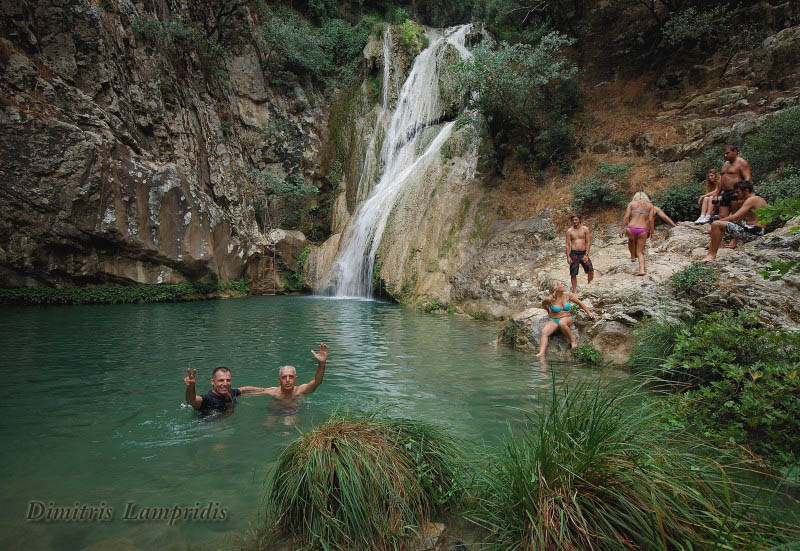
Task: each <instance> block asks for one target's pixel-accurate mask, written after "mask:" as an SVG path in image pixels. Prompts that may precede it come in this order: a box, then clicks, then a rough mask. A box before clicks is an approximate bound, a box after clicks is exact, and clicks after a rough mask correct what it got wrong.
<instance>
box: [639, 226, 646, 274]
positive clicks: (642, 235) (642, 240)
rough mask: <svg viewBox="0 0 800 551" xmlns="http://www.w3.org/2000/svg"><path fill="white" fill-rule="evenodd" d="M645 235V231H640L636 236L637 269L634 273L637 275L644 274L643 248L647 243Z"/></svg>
mask: <svg viewBox="0 0 800 551" xmlns="http://www.w3.org/2000/svg"><path fill="white" fill-rule="evenodd" d="M647 235H648V234H646V233H640V234H639V235H637V236H636V258H637V260H639V271H638V272H637V273H636V275H637V276H643V275H644V267H645V266H644V248H645V245H646V244H647Z"/></svg>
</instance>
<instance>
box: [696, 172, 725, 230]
mask: <svg viewBox="0 0 800 551" xmlns="http://www.w3.org/2000/svg"><path fill="white" fill-rule="evenodd" d="M717 184H719V174H717V169H716V168H712V169H711V170H709V171H708V176H706V193H705V195H701V196H700V198H699V199H698V200H697V204H698V205H700V218H698V219H697V220H695V221H694V223H695V224H708V223H709V222H711V219H712V218H713V216H714V211H715V210H717V208H718V205H719V195H717V187H718V185H717ZM715 202H716V204H715Z"/></svg>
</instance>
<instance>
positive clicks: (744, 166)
mask: <svg viewBox="0 0 800 551" xmlns="http://www.w3.org/2000/svg"><path fill="white" fill-rule="evenodd" d="M722 155H723V157H725V163H723V165H722V170H721V172H720V177H719V178H718V179H717V182H718V183H717V189H716V190H715V193H714V194H715V195H717V196H718V197H719V217H720V219H722V218H725V217H726V216H728V215H729V214H730V212H731V202H733V201H735V200H736V190H735V189H734V186H735V185H736V184H738V183H739V182H752V176H751V174H750V164H749V163H748V162H747V161H746V160H745V159H743V158H742V157H739V148H738V147H736V146H735V145H726V146H725V149H724V150H723V153H722Z"/></svg>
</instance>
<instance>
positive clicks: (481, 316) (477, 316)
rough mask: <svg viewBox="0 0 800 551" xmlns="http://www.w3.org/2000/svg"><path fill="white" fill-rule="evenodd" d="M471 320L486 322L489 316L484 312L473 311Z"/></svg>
mask: <svg viewBox="0 0 800 551" xmlns="http://www.w3.org/2000/svg"><path fill="white" fill-rule="evenodd" d="M472 319H474V320H475V321H486V320H488V319H489V315H488V314H487V313H486V312H481V311H475V312H472Z"/></svg>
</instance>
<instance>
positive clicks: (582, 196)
mask: <svg viewBox="0 0 800 551" xmlns="http://www.w3.org/2000/svg"><path fill="white" fill-rule="evenodd" d="M624 204H625V197H624V196H623V195H622V194H621V193H620V192H619V191H617V190H616V188H615V187H614V186H613V184H610V183H607V182H603V181H600V180H598V179H595V178H591V179H588V180H584V182H583V183H581V184H574V185H573V186H572V209H573V210H577V211H583V210H586V209H589V208H592V207H601V208H603V207H620V206H622V205H624Z"/></svg>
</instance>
